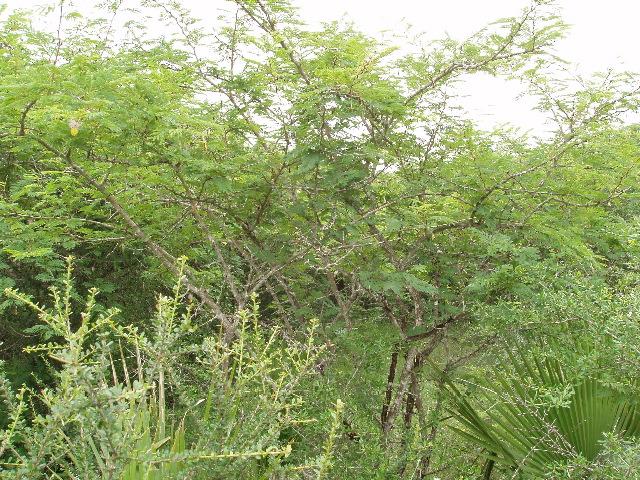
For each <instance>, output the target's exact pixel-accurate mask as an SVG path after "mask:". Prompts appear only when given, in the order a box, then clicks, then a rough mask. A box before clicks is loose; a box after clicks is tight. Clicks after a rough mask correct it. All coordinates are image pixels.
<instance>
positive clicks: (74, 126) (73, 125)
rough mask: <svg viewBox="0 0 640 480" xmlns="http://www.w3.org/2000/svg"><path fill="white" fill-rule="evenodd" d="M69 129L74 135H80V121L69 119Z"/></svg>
mask: <svg viewBox="0 0 640 480" xmlns="http://www.w3.org/2000/svg"><path fill="white" fill-rule="evenodd" d="M69 131H70V133H71V136H72V137H75V136H76V135H78V132H79V131H80V122H79V121H77V120H73V119H71V120H69Z"/></svg>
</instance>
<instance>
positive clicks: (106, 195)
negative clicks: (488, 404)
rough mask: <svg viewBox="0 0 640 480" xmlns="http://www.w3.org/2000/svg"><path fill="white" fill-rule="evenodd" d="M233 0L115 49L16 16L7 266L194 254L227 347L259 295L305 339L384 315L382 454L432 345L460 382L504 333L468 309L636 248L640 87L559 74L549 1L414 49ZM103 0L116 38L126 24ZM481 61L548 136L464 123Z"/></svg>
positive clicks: (136, 34)
mask: <svg viewBox="0 0 640 480" xmlns="http://www.w3.org/2000/svg"><path fill="white" fill-rule="evenodd" d="M230 7H231V9H230V11H229V12H228V14H227V15H226V16H225V17H224V21H223V23H222V24H221V25H219V26H218V27H217V28H216V29H215V31H214V32H213V33H209V32H208V31H207V30H206V29H205V28H204V26H202V24H199V23H198V22H196V21H195V20H194V19H193V18H192V16H191V15H190V14H189V12H188V11H187V10H186V9H185V8H183V7H182V6H181V5H180V4H179V3H178V2H171V1H169V2H163V1H160V0H149V1H145V2H142V8H144V9H148V10H149V11H155V12H159V14H160V16H161V18H162V19H163V21H164V22H166V24H167V25H168V27H167V28H170V29H172V31H175V33H176V34H175V36H174V37H172V38H170V39H169V38H167V37H164V38H162V39H157V38H154V37H153V35H152V34H151V33H146V34H145V33H144V32H143V30H142V27H141V25H139V24H137V23H128V24H127V28H128V30H123V31H125V32H127V33H126V34H125V35H124V37H122V38H121V37H118V38H116V36H115V35H112V34H111V33H110V32H111V31H115V29H112V30H109V31H107V33H106V34H105V28H104V26H105V23H104V22H96V21H95V19H89V20H87V19H84V18H82V17H81V16H78V15H76V14H73V13H72V12H70V11H69V10H66V9H65V7H64V5H63V4H61V5H60V9H59V10H55V13H56V17H57V18H59V19H60V28H57V29H56V33H55V34H52V35H48V34H45V33H42V32H38V31H36V30H34V29H33V27H32V26H31V25H30V23H29V22H28V20H27V17H25V16H23V15H20V14H16V15H13V16H11V17H10V18H9V19H7V20H6V21H5V22H4V25H3V31H2V39H1V41H2V48H3V50H4V51H5V53H6V54H5V55H3V56H2V58H1V59H0V62H1V63H0V68H1V69H2V73H3V80H2V84H1V85H0V91H1V92H2V93H1V95H2V98H1V100H0V118H1V121H2V138H1V140H0V141H2V143H3V146H4V148H5V152H6V153H4V154H3V155H5V158H6V164H5V170H6V173H5V175H4V178H5V179H6V180H5V181H4V192H5V195H4V200H3V210H4V212H6V214H5V216H4V219H3V224H2V225H3V232H4V233H3V236H4V239H5V241H6V243H7V245H8V246H7V247H6V249H5V250H4V253H5V256H6V257H7V260H6V263H5V265H6V267H5V268H7V269H13V271H14V272H15V271H17V270H16V269H17V268H18V267H17V265H19V264H20V262H24V261H26V260H28V259H36V260H37V262H36V263H35V266H34V268H35V269H36V271H38V273H40V271H50V270H51V269H52V268H53V267H52V265H51V264H50V263H51V262H53V261H54V260H55V259H56V257H57V256H58V255H60V254H61V253H64V252H65V251H68V250H72V251H73V250H77V249H79V248H80V247H79V246H78V245H79V244H82V242H86V241H94V240H95V241H100V242H101V244H106V245H108V248H107V249H106V251H108V250H110V249H112V248H113V249H116V248H118V247H120V248H121V249H122V250H123V251H127V252H129V254H130V255H133V256H136V258H138V257H140V254H139V252H140V251H142V252H144V254H143V255H142V257H143V258H144V262H145V263H146V267H145V268H147V269H149V271H151V272H153V273H154V274H155V275H156V276H159V277H160V278H162V277H163V275H164V274H163V273H161V272H169V273H173V274H175V273H176V272H177V269H178V261H177V258H178V257H180V256H182V255H186V256H187V257H188V258H189V259H190V260H189V267H188V269H187V271H186V273H187V280H186V286H187V288H188V289H189V290H190V291H191V293H192V295H194V297H196V298H197V299H198V300H199V302H200V303H201V304H202V306H203V307H204V308H206V309H207V310H209V311H210V312H211V313H212V314H213V315H214V316H215V318H216V319H217V321H218V323H219V324H220V326H221V328H222V330H223V331H224V334H225V338H226V341H227V342H229V343H231V342H233V339H234V337H235V335H236V333H237V332H236V329H237V318H236V317H235V315H234V314H233V313H232V312H236V311H237V310H238V309H242V308H244V307H245V305H246V304H247V302H248V299H249V298H250V297H251V295H252V294H254V293H258V294H260V297H261V302H262V304H263V305H262V307H263V313H264V319H265V321H268V320H269V319H270V317H274V315H272V314H273V313H277V318H280V319H282V321H283V322H285V324H286V325H287V328H289V329H290V333H291V334H295V332H296V331H297V330H298V328H299V327H300V326H301V325H303V324H304V323H305V322H306V320H308V319H309V318H311V317H313V316H318V317H321V319H322V320H323V321H324V322H326V323H329V322H343V323H344V324H345V326H346V328H347V329H348V328H350V327H351V326H353V325H354V324H355V323H357V322H358V320H359V319H360V318H366V317H371V316H374V315H375V316H379V317H381V318H382V319H384V320H385V321H386V322H388V323H390V324H392V325H394V326H395V328H396V330H397V333H396V337H395V338H394V340H393V341H394V342H395V343H394V347H393V349H392V351H391V352H390V355H389V358H380V359H379V361H380V362H387V363H388V381H387V387H386V390H385V391H381V392H376V395H377V398H379V402H380V404H379V408H378V410H379V412H380V413H379V424H380V431H381V432H382V439H383V442H386V441H388V440H389V435H390V433H391V432H392V430H393V429H394V427H395V426H397V425H399V424H402V425H404V427H409V426H410V425H411V424H412V421H413V420H412V419H413V415H414V414H415V412H418V414H419V415H420V417H424V415H425V411H424V410H425V403H426V402H425V401H424V399H423V398H422V393H421V392H422V390H421V386H420V385H421V383H420V378H419V373H420V370H421V368H422V366H423V364H424V362H425V360H426V359H427V358H428V357H429V356H430V355H432V354H433V353H434V352H436V351H441V350H442V348H443V347H446V346H448V345H456V349H457V351H458V355H457V356H451V357H445V362H446V368H447V369H448V370H451V369H453V368H455V367H456V366H459V365H461V364H463V363H464V362H466V361H468V359H469V358H471V357H472V356H473V355H474V354H475V353H477V352H479V351H481V350H482V349H483V348H484V347H485V346H486V344H487V343H488V342H491V341H492V340H493V338H494V337H495V334H496V331H493V330H491V329H488V328H484V326H482V325H480V326H479V321H478V319H479V318H480V317H479V316H478V315H477V314H476V310H477V308H479V307H482V306H485V305H487V304H492V303H496V302H499V301H500V300H501V299H517V298H519V297H520V296H525V297H526V296H527V295H530V294H531V292H532V291H534V290H535V289H536V288H537V285H538V286H539V281H540V280H543V279H551V278H555V277H557V276H558V274H564V273H566V272H575V271H582V272H585V273H587V274H591V273H593V272H595V271H602V270H604V269H605V268H609V267H611V265H614V264H615V265H622V264H623V263H624V262H625V259H626V258H627V257H628V256H629V255H631V254H632V248H631V247H630V246H628V245H622V244H619V245H616V246H615V247H613V248H612V249H611V248H608V247H611V245H612V244H611V243H608V244H607V245H608V247H607V248H605V247H604V244H605V243H607V242H601V241H599V240H598V239H601V238H602V235H603V234H605V235H609V236H611V238H612V239H613V238H614V237H615V234H612V233H605V230H606V228H604V227H603V225H606V224H610V223H611V222H613V221H614V220H615V221H617V222H620V223H621V224H623V223H624V222H625V221H626V220H627V219H629V218H631V217H632V216H633V212H632V210H630V209H627V208H626V206H628V205H629V203H628V202H629V200H628V199H629V198H630V196H631V195H634V194H635V192H636V185H637V181H638V168H637V167H638V166H637V164H635V163H630V162H629V160H628V159H629V157H630V156H632V155H636V154H637V131H636V130H635V129H632V128H623V129H620V128H618V126H617V123H616V122H618V120H619V119H620V118H622V116H623V114H624V113H625V112H626V111H629V110H635V109H636V107H637V101H638V95H637V94H638V88H637V79H636V78H635V77H632V76H630V75H628V74H615V73H613V72H609V73H608V74H606V75H603V76H601V77H597V78H595V79H594V80H592V81H581V82H573V83H567V84H563V83H561V82H559V81H558V80H557V77H554V76H552V75H551V74H552V73H553V74H554V75H555V72H554V70H553V68H552V67H549V65H550V64H552V63H553V62H555V61H556V60H555V59H554V57H553V56H552V55H551V54H552V48H553V43H554V41H555V40H556V39H557V38H559V36H560V35H561V34H562V32H563V25H562V23H561V22H560V20H559V19H558V17H557V16H556V15H555V12H554V9H553V6H552V5H550V4H549V3H548V2H542V1H537V2H533V3H532V5H531V6H530V7H529V8H527V9H525V10H524V11H523V12H522V14H521V16H519V17H516V18H508V19H504V20H502V21H500V22H499V23H497V24H494V25H492V26H490V27H488V28H487V29H484V30H482V31H480V32H478V33H477V34H475V35H473V36H471V37H470V38H468V39H466V40H464V41H461V42H457V41H453V40H451V39H446V40H444V41H440V42H434V43H431V44H428V45H420V46H419V48H416V49H415V51H411V52H409V53H407V52H404V51H401V50H398V49H397V48H394V47H392V46H390V45H387V44H384V43H381V42H378V41H376V40H374V39H372V38H369V37H367V36H365V35H363V34H361V33H359V32H358V31H357V30H355V29H354V28H353V27H352V26H349V25H341V24H337V23H333V24H329V25H326V26H324V27H323V28H321V29H312V28H310V27H308V26H307V25H304V24H303V23H302V22H301V20H300V19H299V18H298V16H297V14H296V11H295V8H294V7H293V6H292V5H290V4H289V3H287V2H284V1H280V0H251V1H249V0H246V1H245V0H243V1H240V0H237V1H235V2H230ZM110 8H112V10H111V12H110V14H109V18H110V19H111V20H109V21H108V22H107V23H106V24H107V25H110V23H109V22H113V21H114V20H113V19H114V18H118V17H117V16H118V15H123V14H124V13H123V12H121V11H119V10H118V9H119V8H121V7H120V6H119V4H118V3H117V2H116V3H115V4H114V5H112V6H111V7H110ZM58 13H60V15H59V17H58ZM129 15H131V13H129ZM140 15H141V14H140ZM480 72H483V73H486V74H490V75H502V76H505V77H507V78H514V77H520V78H523V79H525V82H526V83H527V85H529V87H530V90H531V92H532V93H533V94H535V95H537V96H538V98H539V99H540V103H539V108H540V109H541V110H543V111H544V112H546V113H547V114H548V115H549V117H550V120H551V121H552V122H553V125H554V128H555V130H554V132H553V135H552V136H551V138H549V139H548V140H545V141H539V142H538V143H536V144H534V145H532V144H531V143H528V139H526V138H524V137H523V136H520V135H519V134H516V133H513V132H511V131H509V130H498V131H495V132H491V133H487V132H482V131H479V130H478V129H476V128H475V127H474V126H473V123H472V122H470V121H469V120H468V119H465V118H464V116H463V115H461V114H459V113H458V111H457V110H456V108H455V107H456V106H457V105H458V102H459V99H458V98H457V97H456V96H455V91H456V90H455V89H456V86H457V84H458V82H459V81H461V79H462V78H463V77H465V76H467V75H469V74H476V73H480ZM575 85H577V87H575ZM17 215H20V216H19V217H18V216H17ZM40 230H46V231H47V235H46V236H37V235H36V233H37V232H39V231H40ZM15 232H19V235H17V236H16V235H14V233H15ZM35 237H37V238H38V240H37V241H35V242H34V240H33V239H34V238H35ZM612 241H613V240H612ZM102 242H104V243H102ZM614 243H615V242H614ZM612 250H615V252H612ZM100 251H102V250H100ZM85 255H87V256H88V263H91V261H92V260H91V258H92V256H95V255H96V251H95V250H89V251H88V252H87V253H86V254H85ZM48 262H49V263H48ZM19 276H20V274H19V273H13V274H9V275H8V277H9V278H10V279H12V280H11V281H16V280H17V278H18V277H19ZM478 327H479V328H478ZM400 419H402V421H400ZM421 432H422V434H423V435H424V439H425V441H429V442H433V440H434V438H433V436H435V434H436V433H437V432H436V431H435V430H433V429H432V430H429V429H426V428H425V429H422V431H421ZM429 462H430V460H429V453H428V452H427V454H425V456H424V458H423V459H422V463H421V467H420V471H421V472H422V473H418V474H417V475H418V476H420V475H424V474H425V472H426V471H427V470H428V468H429Z"/></svg>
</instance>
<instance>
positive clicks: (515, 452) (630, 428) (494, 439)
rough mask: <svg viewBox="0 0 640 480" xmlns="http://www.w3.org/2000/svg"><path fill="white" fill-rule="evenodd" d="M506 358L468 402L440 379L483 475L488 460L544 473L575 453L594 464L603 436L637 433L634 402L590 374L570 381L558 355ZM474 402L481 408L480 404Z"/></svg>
mask: <svg viewBox="0 0 640 480" xmlns="http://www.w3.org/2000/svg"><path fill="white" fill-rule="evenodd" d="M509 359H510V361H509V362H508V363H505V364H504V365H502V367H503V368H499V369H496V370H495V371H494V372H492V375H491V381H490V383H489V382H486V383H485V384H484V385H482V386H481V388H480V389H479V390H476V394H477V396H476V397H475V400H471V399H470V398H469V396H468V395H466V394H465V393H463V392H462V391H461V389H460V388H459V387H458V386H456V385H455V384H454V383H453V382H452V381H451V380H450V379H447V378H445V379H444V384H445V385H446V386H445V388H446V390H447V391H448V392H449V394H450V397H451V400H452V402H451V403H452V408H451V414H452V415H453V417H454V418H455V419H456V420H457V421H458V422H459V424H460V427H453V428H454V429H455V430H456V431H457V432H458V433H459V434H460V435H462V436H463V437H464V438H466V439H467V440H469V441H470V442H472V443H474V444H476V445H478V446H480V447H482V448H483V449H484V453H485V455H486V457H487V459H488V461H487V463H486V464H485V469H484V478H490V477H491V473H492V470H493V466H494V464H501V465H504V466H507V467H510V468H512V469H513V470H514V471H516V472H520V473H523V474H525V476H530V477H533V478H536V477H545V476H548V475H549V474H550V472H552V471H553V468H554V467H555V466H558V465H563V464H567V463H569V462H571V461H573V460H575V459H576V458H581V459H583V460H585V461H586V462H587V464H588V463H592V462H595V461H596V460H597V459H598V456H599V455H600V453H601V451H602V442H603V440H604V439H605V435H606V434H608V433H612V434H614V435H616V436H618V437H620V438H622V439H630V438H633V437H635V436H638V435H640V409H638V407H637V405H636V403H635V402H634V401H633V399H632V398H629V396H627V395H624V394H622V393H619V392H617V391H614V390H613V389H611V388H609V387H608V386H606V385H605V384H604V383H603V382H602V381H601V379H599V378H598V376H597V375H595V376H592V377H588V378H581V379H574V378H572V377H571V376H570V375H569V374H568V373H567V371H566V369H565V368H563V366H562V365H561V363H560V362H559V361H558V360H555V359H551V358H546V359H540V358H536V357H535V356H534V357H533V358H531V356H527V355H526V354H525V353H524V352H523V351H518V352H516V353H515V354H510V355H509ZM476 401H477V402H476ZM481 403H482V404H485V405H488V407H487V408H485V409H480V408H479V407H478V406H477V405H478V404H481Z"/></svg>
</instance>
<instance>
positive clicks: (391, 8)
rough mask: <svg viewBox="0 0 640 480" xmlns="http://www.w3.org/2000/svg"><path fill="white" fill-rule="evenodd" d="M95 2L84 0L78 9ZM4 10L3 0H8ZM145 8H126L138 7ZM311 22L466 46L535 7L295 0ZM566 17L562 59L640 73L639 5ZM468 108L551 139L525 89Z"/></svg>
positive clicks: (480, 85)
mask: <svg viewBox="0 0 640 480" xmlns="http://www.w3.org/2000/svg"><path fill="white" fill-rule="evenodd" d="M4 1H5V3H8V5H9V7H10V8H25V7H30V6H34V5H42V4H43V3H50V2H48V1H47V0H8V1H7V0H4ZM88 1H90V0H81V1H78V0H76V2H75V3H76V5H81V4H86V2H88ZM0 3H2V0H0ZM136 3H137V0H125V4H129V6H131V5H132V4H133V5H135V4H136ZM293 3H294V4H295V5H297V6H298V7H299V8H300V13H301V15H302V17H303V19H304V20H305V21H306V22H307V23H310V24H312V25H313V24H315V23H319V22H321V21H329V20H336V19H340V18H341V17H343V16H346V18H348V19H350V20H352V21H353V22H354V23H355V24H356V25H357V26H358V27H359V28H360V29H361V30H363V31H365V32H366V33H369V34H372V35H376V34H379V33H380V32H382V31H387V32H389V33H393V32H398V33H402V32H405V31H406V26H407V24H410V25H411V26H412V31H413V32H415V33H419V32H426V34H427V38H434V39H435V38H439V37H442V36H443V35H444V34H449V35H450V36H452V37H454V38H464V37H466V36H468V35H470V34H471V33H473V32H475V31H476V30H479V29H480V28H482V27H483V26H485V25H486V24H487V23H489V22H491V21H493V20H495V19H498V18H501V17H507V16H514V15H517V14H518V13H519V12H520V11H521V10H522V8H524V7H525V6H527V5H528V4H529V3H530V2H529V0H391V1H389V0H384V1H383V0H321V1H318V0H293ZM183 4H184V5H185V6H188V7H189V8H191V9H192V10H193V11H194V13H196V14H197V16H200V17H203V18H207V17H208V18H215V16H216V13H215V12H216V10H218V9H219V8H220V7H224V6H226V5H227V4H228V2H226V1H224V0H183ZM558 4H559V5H560V6H561V7H562V10H563V12H562V16H563V19H564V21H565V22H566V23H568V24H570V25H572V28H571V30H570V31H569V33H568V35H567V38H565V39H563V40H561V41H560V42H559V43H558V47H557V52H558V54H559V55H560V56H561V57H562V58H565V59H566V60H569V61H571V62H574V63H575V64H576V69H577V71H579V72H582V73H590V72H593V71H598V70H605V69H607V68H609V67H614V68H616V69H619V70H623V69H626V70H632V71H636V72H640V53H639V50H638V48H639V44H638V32H639V31H640V28H639V26H638V22H640V1H639V0H607V1H602V0H559V1H558ZM467 89H468V90H465V93H466V94H468V95H469V97H468V98H467V101H466V102H465V103H466V105H467V108H468V110H469V111H470V112H471V114H472V115H473V116H474V117H475V118H476V120H477V121H478V122H479V123H480V125H481V126H483V127H485V128H491V127H492V126H493V125H496V124H501V123H511V124H513V125H515V126H519V127H522V128H524V129H527V130H532V131H533V132H534V133H543V132H544V130H545V129H544V125H543V121H544V119H543V118H542V117H541V116H540V115H539V114H537V113H536V112H532V110H531V106H532V104H533V103H532V102H531V101H527V99H526V98H525V99H521V100H519V101H516V100H515V97H516V96H517V95H518V93H520V91H521V87H520V86H519V85H518V84H517V82H505V81H502V80H499V79H493V78H490V77H487V76H476V77H474V79H473V82H472V83H471V84H470V85H469V86H468V87H467Z"/></svg>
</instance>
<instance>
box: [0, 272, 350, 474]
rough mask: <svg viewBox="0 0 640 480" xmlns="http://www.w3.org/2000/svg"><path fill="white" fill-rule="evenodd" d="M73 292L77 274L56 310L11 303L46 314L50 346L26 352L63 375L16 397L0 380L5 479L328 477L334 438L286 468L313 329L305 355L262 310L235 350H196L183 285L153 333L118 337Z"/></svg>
mask: <svg viewBox="0 0 640 480" xmlns="http://www.w3.org/2000/svg"><path fill="white" fill-rule="evenodd" d="M73 292H74V290H73V282H72V269H71V266H70V264H69V268H68V270H67V276H66V279H65V281H64V289H62V290H61V289H58V288H52V289H51V299H52V306H51V307H50V308H46V307H43V306H40V305H38V304H36V303H34V302H33V301H32V300H31V299H30V298H29V297H28V296H26V295H23V294H21V293H19V292H17V291H14V290H6V291H5V293H6V294H7V295H8V296H9V297H12V298H13V299H15V300H18V301H20V302H21V303H23V304H25V305H28V306H29V307H30V308H31V309H32V310H34V311H35V312H36V313H37V315H38V318H39V321H40V325H41V328H40V330H39V333H40V335H41V336H42V338H43V342H42V343H41V344H39V345H36V346H32V347H29V348H28V351H29V352H30V353H32V354H38V355H42V356H43V357H47V359H48V361H51V362H52V363H53V365H51V368H52V370H53V371H54V378H55V382H54V384H53V385H50V386H47V387H45V388H43V389H42V390H39V391H38V390H35V389H25V388H22V389H20V390H19V391H18V392H17V394H14V393H12V391H11V388H10V386H9V382H8V381H7V380H6V379H5V377H4V376H2V377H0V394H1V395H2V400H3V401H4V402H5V404H6V406H7V408H8V411H9V412H10V414H9V416H8V418H9V421H8V422H7V425H6V427H5V428H4V430H3V431H2V432H0V459H1V463H0V476H1V477H2V478H7V479H10V478H16V479H17V478H20V479H24V478H29V479H35V478H92V479H93V478H101V479H123V480H124V479H126V480H134V479H142V478H144V479H160V478H162V479H166V478H184V477H185V476H186V477H188V478H229V475H230V476H231V478H259V477H262V478H267V477H268V476H269V475H278V474H279V473H278V472H280V473H282V472H286V471H289V472H293V471H307V470H310V471H316V470H317V471H318V472H319V473H320V472H324V471H326V470H327V469H328V467H329V465H330V463H331V462H330V458H329V456H330V454H331V450H332V442H333V440H332V438H330V439H329V440H328V441H327V445H325V448H324V450H321V449H322V446H320V447H319V448H320V449H319V455H318V457H317V459H316V460H314V461H313V462H312V463H310V464H308V465H292V464H288V463H287V461H286V460H285V459H286V458H287V457H288V456H289V454H290V453H291V451H292V447H293V445H292V444H291V443H290V442H288V441H287V439H286V437H285V436H283V432H284V431H285V430H286V429H287V428H291V427H292V426H294V425H295V424H296V423H297V422H300V421H304V420H305V419H301V418H298V411H299V407H300V406H301V404H302V401H301V398H300V396H299V392H298V390H297V389H298V385H299V382H300V380H301V379H302V378H304V377H305V376H307V375H310V374H311V373H312V372H314V371H315V370H314V369H313V367H314V366H315V364H316V363H317V361H318V356H319V354H320V353H321V352H322V348H319V347H317V346H316V345H315V333H314V330H315V326H312V327H311V329H310V331H309V332H308V336H307V339H306V343H304V344H296V343H290V344H289V345H288V346H284V345H283V343H282V338H281V336H280V332H279V330H278V329H277V328H274V329H272V330H271V331H267V330H265V329H264V328H262V327H260V326H259V325H258V324H257V318H258V317H257V313H258V312H257V306H256V305H255V302H254V306H253V309H252V310H251V311H248V310H245V311H241V312H239V313H238V318H239V322H240V325H241V326H242V327H241V329H240V333H239V338H238V339H237V341H236V342H234V343H233V344H232V345H227V344H226V343H224V342H223V341H222V339H221V337H219V336H218V337H206V338H205V339H204V340H202V341H201V342H199V343H191V341H190V340H191V338H192V336H193V333H194V331H196V330H198V329H199V328H201V326H198V325H195V324H194V323H193V316H192V310H191V307H190V305H189V304H186V305H185V294H184V291H183V288H182V285H181V283H180V282H178V284H177V285H176V286H175V288H174V292H173V296H171V297H167V296H163V295H160V296H159V297H158V304H157V312H156V315H155V317H154V318H153V319H152V321H151V325H152V326H153V329H152V331H150V332H148V333H145V332H142V331H140V330H139V329H137V328H136V327H135V326H122V325H120V324H119V323H118V321H117V314H118V311H117V310H115V309H104V308H102V307H101V306H100V305H99V304H98V303H97V302H96V297H97V294H98V292H97V290H96V289H92V290H90V292H89V294H88V295H87V297H86V300H85V302H84V308H83V309H82V311H81V313H76V311H75V309H74V301H73V298H74V293H73ZM189 359H190V360H189ZM186 379H188V380H189V381H188V382H186V381H185V380H186ZM340 405H341V404H340V403H339V404H338V410H340V408H341V407H340ZM335 415H339V411H336V413H335ZM334 430H335V427H334ZM333 437H335V432H334V434H333ZM323 451H324V454H322V452H323ZM289 478H290V477H289Z"/></svg>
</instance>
